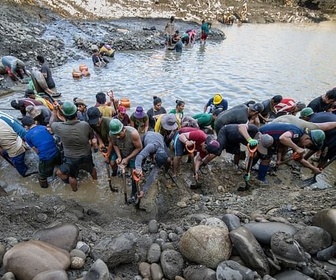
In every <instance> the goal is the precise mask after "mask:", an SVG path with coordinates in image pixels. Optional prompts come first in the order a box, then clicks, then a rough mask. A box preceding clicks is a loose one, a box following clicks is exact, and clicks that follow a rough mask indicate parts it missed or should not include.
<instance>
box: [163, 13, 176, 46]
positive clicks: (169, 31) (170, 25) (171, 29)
mask: <svg viewBox="0 0 336 280" xmlns="http://www.w3.org/2000/svg"><path fill="white" fill-rule="evenodd" d="M174 34H175V17H174V16H171V17H170V21H168V22H167V24H166V27H165V38H166V45H167V46H170V45H172V39H173V35H174Z"/></svg>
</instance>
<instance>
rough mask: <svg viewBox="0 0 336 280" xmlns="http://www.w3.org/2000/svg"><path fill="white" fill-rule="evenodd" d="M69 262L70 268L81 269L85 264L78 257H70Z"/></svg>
mask: <svg viewBox="0 0 336 280" xmlns="http://www.w3.org/2000/svg"><path fill="white" fill-rule="evenodd" d="M70 262H71V264H70V267H71V268H72V269H81V268H82V267H84V264H85V260H84V259H82V258H80V257H71V258H70Z"/></svg>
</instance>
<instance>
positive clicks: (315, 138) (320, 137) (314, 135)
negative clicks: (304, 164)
mask: <svg viewBox="0 0 336 280" xmlns="http://www.w3.org/2000/svg"><path fill="white" fill-rule="evenodd" d="M309 136H310V139H311V140H312V142H313V144H314V145H315V146H316V147H318V148H321V147H322V146H323V142H324V139H325V133H324V131H323V130H321V129H313V130H311V131H310V133H309Z"/></svg>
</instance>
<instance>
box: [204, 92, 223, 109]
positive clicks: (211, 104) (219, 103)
mask: <svg viewBox="0 0 336 280" xmlns="http://www.w3.org/2000/svg"><path fill="white" fill-rule="evenodd" d="M227 108H228V102H227V100H225V99H224V98H223V96H222V95H221V94H219V93H216V94H215V95H214V97H212V98H210V99H209V100H208V102H207V103H206V104H205V106H204V110H203V112H204V113H206V112H207V111H208V113H210V114H211V113H212V112H213V111H214V110H216V109H221V110H222V111H225V110H227Z"/></svg>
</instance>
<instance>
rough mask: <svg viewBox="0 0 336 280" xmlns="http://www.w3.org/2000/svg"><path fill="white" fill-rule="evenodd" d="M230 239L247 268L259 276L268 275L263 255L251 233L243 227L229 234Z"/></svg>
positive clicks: (266, 263)
mask: <svg viewBox="0 0 336 280" xmlns="http://www.w3.org/2000/svg"><path fill="white" fill-rule="evenodd" d="M230 238H231V241H232V244H233V246H234V248H235V250H236V251H237V252H238V254H239V256H240V257H241V259H242V260H243V261H244V263H245V264H246V266H247V267H249V268H251V269H253V270H255V271H257V272H258V273H259V274H260V275H261V276H264V275H265V274H269V266H268V262H267V259H266V256H265V253H264V251H263V249H262V247H261V246H260V244H259V243H258V241H257V240H256V238H255V237H254V235H253V234H252V232H250V231H249V230H248V229H247V228H245V227H239V228H237V229H235V230H232V231H231V232H230Z"/></svg>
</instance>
